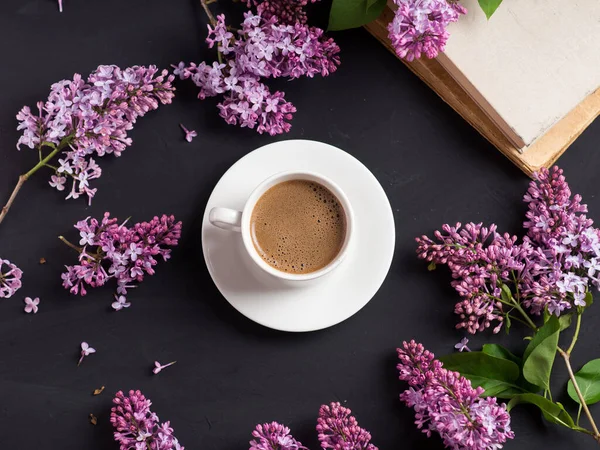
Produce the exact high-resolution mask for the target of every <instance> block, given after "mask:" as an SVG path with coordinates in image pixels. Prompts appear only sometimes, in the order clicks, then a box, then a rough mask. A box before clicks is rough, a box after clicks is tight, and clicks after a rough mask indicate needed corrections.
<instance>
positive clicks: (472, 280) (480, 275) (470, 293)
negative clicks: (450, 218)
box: [416, 223, 533, 334]
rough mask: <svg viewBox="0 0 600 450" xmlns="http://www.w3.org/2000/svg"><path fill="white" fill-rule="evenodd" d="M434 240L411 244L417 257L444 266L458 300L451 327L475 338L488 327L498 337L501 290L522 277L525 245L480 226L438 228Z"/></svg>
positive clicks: (528, 252) (526, 253)
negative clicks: (448, 272) (445, 265)
mask: <svg viewBox="0 0 600 450" xmlns="http://www.w3.org/2000/svg"><path fill="white" fill-rule="evenodd" d="M434 238H435V241H434V240H432V239H430V238H429V237H427V236H422V237H420V238H417V239H416V241H417V244H418V247H417V254H418V256H419V258H422V259H425V260H427V261H430V262H432V263H434V264H447V265H448V268H449V269H450V271H451V273H452V278H453V280H452V283H451V284H452V287H454V289H456V291H457V292H458V293H459V294H460V296H461V297H462V298H463V300H461V301H460V302H458V303H457V304H456V306H455V309H454V312H455V313H456V314H457V315H458V316H459V317H460V322H459V323H458V324H457V325H456V327H457V328H459V329H460V328H465V329H466V330H467V331H468V332H469V333H473V334H475V333H476V332H478V331H483V330H485V329H487V328H489V327H490V326H492V325H493V326H494V330H493V331H494V333H498V332H499V331H500V329H501V328H502V325H503V324H504V316H505V312H504V309H503V303H502V301H501V297H502V285H503V284H506V283H511V282H512V281H513V277H516V276H522V274H523V273H524V271H525V268H526V261H527V258H528V257H529V256H530V255H531V253H532V252H533V249H532V248H531V245H529V244H528V243H524V244H523V245H518V244H516V241H517V237H516V236H510V235H509V234H504V235H501V234H499V233H498V232H497V231H496V225H491V226H490V227H489V228H487V227H484V226H483V225H482V224H481V223H478V224H475V223H468V224H466V225H465V226H464V227H462V225H461V224H460V223H457V224H456V226H454V227H453V226H450V225H444V226H443V227H442V230H441V231H435V232H434Z"/></svg>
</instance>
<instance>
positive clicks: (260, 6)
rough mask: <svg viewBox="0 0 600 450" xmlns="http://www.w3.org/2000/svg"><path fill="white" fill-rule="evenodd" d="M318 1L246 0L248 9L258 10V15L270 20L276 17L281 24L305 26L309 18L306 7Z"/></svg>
mask: <svg viewBox="0 0 600 450" xmlns="http://www.w3.org/2000/svg"><path fill="white" fill-rule="evenodd" d="M317 1H318V0H246V5H247V6H248V8H252V7H254V8H256V11H257V12H258V14H259V15H260V16H261V17H263V18H265V19H270V18H271V17H273V16H275V17H277V19H279V23H283V24H294V23H300V24H305V23H306V20H307V17H306V11H305V9H304V8H305V7H306V5H308V3H316V2H317Z"/></svg>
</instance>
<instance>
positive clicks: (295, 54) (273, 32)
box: [233, 12, 340, 79]
mask: <svg viewBox="0 0 600 450" xmlns="http://www.w3.org/2000/svg"><path fill="white" fill-rule="evenodd" d="M238 33H239V35H240V37H239V39H237V40H236V41H235V43H234V50H233V53H234V54H235V61H236V66H237V67H238V69H239V70H240V71H241V72H245V73H251V74H254V75H256V76H259V77H273V78H279V77H286V78H290V79H294V78H299V77H301V76H308V77H310V78H312V77H313V76H314V75H318V74H320V75H322V76H327V75H329V74H330V73H333V72H335V71H336V70H337V66H338V65H339V63H340V60H339V57H338V53H339V52H340V48H339V47H338V45H337V44H336V43H335V41H334V40H333V39H331V38H325V37H324V36H323V30H321V29H320V28H315V27H309V26H307V25H303V24H300V23H296V24H294V25H280V24H279V23H278V21H277V17H271V18H269V19H265V18H263V17H261V16H260V15H255V14H253V13H251V12H247V13H245V14H244V22H242V29H241V30H240V31H239V32H238Z"/></svg>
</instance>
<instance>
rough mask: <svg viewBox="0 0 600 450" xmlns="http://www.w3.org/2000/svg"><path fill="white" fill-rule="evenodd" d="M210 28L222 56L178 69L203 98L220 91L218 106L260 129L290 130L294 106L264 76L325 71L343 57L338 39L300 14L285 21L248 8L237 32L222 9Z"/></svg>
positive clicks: (230, 119)
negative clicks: (294, 20)
mask: <svg viewBox="0 0 600 450" xmlns="http://www.w3.org/2000/svg"><path fill="white" fill-rule="evenodd" d="M299 3H303V4H305V3H306V2H299ZM265 4H266V2H264V3H261V5H265ZM273 4H274V3H269V5H271V6H270V7H269V8H273V6H272V5H273ZM208 30H209V35H208V37H207V39H206V41H207V43H208V44H209V47H211V48H212V47H214V46H216V47H217V50H218V52H219V59H220V60H219V62H214V63H213V64H212V65H208V64H206V63H204V62H202V63H200V64H198V65H196V64H194V63H191V64H190V65H189V66H186V64H185V63H183V62H180V63H179V65H178V66H174V67H175V71H174V73H175V74H176V75H178V76H179V77H180V78H181V79H188V78H190V79H191V80H192V81H193V82H194V83H195V84H196V85H197V86H198V87H199V88H200V92H199V94H198V98H200V99H205V98H207V97H215V96H218V95H222V96H223V100H222V101H221V102H219V103H218V105H217V107H218V108H219V111H220V112H219V114H220V116H221V117H222V118H223V119H224V120H225V121H226V122H227V123H228V124H231V125H240V126H241V127H248V128H251V129H254V128H256V131H257V132H258V133H261V134H262V133H269V134H270V135H276V134H281V133H285V132H288V131H289V130H290V128H291V125H290V123H289V121H290V120H291V119H292V115H293V113H294V112H296V108H295V107H294V106H293V105H292V104H291V103H289V102H287V101H286V100H285V94H284V93H283V92H280V91H276V92H275V93H271V91H270V90H269V88H268V87H267V86H266V85H265V84H264V83H263V82H262V81H261V79H262V78H279V77H287V78H289V79H294V78H299V77H301V76H307V77H311V78H312V77H314V76H315V75H319V74H320V75H322V76H327V75H329V74H330V73H332V72H334V71H335V70H336V69H337V66H338V65H339V63H340V60H339V57H338V53H339V50H340V49H339V47H338V46H337V44H336V43H335V42H334V41H333V40H332V39H329V38H325V37H324V36H323V30H321V29H319V28H315V27H309V26H307V25H306V24H304V23H303V22H302V21H301V20H300V19H298V21H296V22H294V23H282V22H281V21H280V19H279V18H278V17H277V16H276V15H268V16H266V17H263V16H261V14H260V12H259V13H258V14H254V13H253V12H250V11H248V12H246V13H245V14H244V21H243V22H242V24H241V29H240V30H238V31H237V37H234V35H233V33H232V32H230V31H229V30H228V29H227V26H226V25H225V16H224V15H220V16H218V17H217V19H216V23H215V24H214V26H213V27H211V26H209V27H208ZM222 58H224V59H222Z"/></svg>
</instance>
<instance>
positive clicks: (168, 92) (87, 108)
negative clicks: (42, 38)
mask: <svg viewBox="0 0 600 450" xmlns="http://www.w3.org/2000/svg"><path fill="white" fill-rule="evenodd" d="M173 79H174V76H173V75H168V72H167V71H166V70H163V71H162V72H160V73H159V71H158V69H157V68H156V67H155V66H149V67H143V66H133V67H129V68H126V69H124V70H121V69H120V68H119V67H117V66H99V67H98V68H97V69H96V70H95V71H94V72H92V73H91V74H90V76H89V77H88V79H87V81H86V80H84V79H83V78H82V77H81V75H79V74H75V75H74V76H73V79H72V80H62V81H59V82H58V83H54V84H53V85H52V87H51V91H50V95H49V96H48V100H46V102H38V104H37V108H38V112H37V114H34V113H33V112H32V111H31V109H30V108H29V107H28V106H25V107H23V109H22V110H21V111H20V112H19V113H18V114H17V119H18V120H19V122H20V123H19V126H18V128H17V129H18V130H22V131H23V135H22V136H21V137H20V138H19V141H18V143H17V148H20V147H21V145H25V146H27V147H29V148H31V149H37V150H38V151H39V156H40V163H42V162H43V163H44V165H45V166H47V167H49V168H51V169H53V170H54V174H53V175H52V177H51V181H50V185H51V186H52V187H54V188H56V189H57V190H59V191H63V190H65V184H66V182H67V180H70V181H72V185H71V188H70V189H68V195H67V197H66V198H67V199H70V198H78V197H79V196H82V195H87V197H88V198H89V200H90V201H91V199H92V197H94V195H95V193H96V189H95V188H91V187H90V181H92V180H94V179H96V178H99V177H100V175H101V174H102V170H101V169H100V167H99V166H98V164H96V161H95V160H94V159H93V157H92V155H95V156H98V157H101V156H104V155H106V154H110V153H112V154H114V155H115V156H120V155H121V153H122V152H123V150H125V148H126V147H127V146H129V145H131V142H132V141H131V138H129V137H128V136H127V132H128V131H129V130H131V129H132V128H133V125H134V124H135V123H136V121H137V119H138V118H139V117H142V116H144V115H145V114H146V113H147V112H148V111H151V110H154V109H156V108H158V105H159V104H168V103H171V99H172V98H173V96H174V90H175V88H174V87H173V86H172V84H171V82H172V81H173ZM45 148H47V149H49V150H50V154H48V155H44V153H43V152H44V149H45ZM58 152H61V153H60V154H59V159H58V165H57V166H51V165H50V164H48V163H49V162H50V161H49V159H51V156H53V155H54V154H56V153H58ZM49 157H50V158H49ZM48 158H49V159H48Z"/></svg>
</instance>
